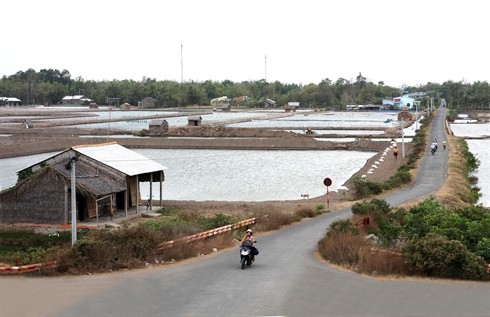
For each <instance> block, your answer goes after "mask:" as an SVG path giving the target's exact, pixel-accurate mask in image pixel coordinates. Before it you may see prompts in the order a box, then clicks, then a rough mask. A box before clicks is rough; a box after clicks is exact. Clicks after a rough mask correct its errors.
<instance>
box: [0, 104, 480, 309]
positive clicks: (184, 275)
mask: <svg viewBox="0 0 490 317" xmlns="http://www.w3.org/2000/svg"><path fill="white" fill-rule="evenodd" d="M443 119H444V118H443V113H442V111H439V114H438V115H437V117H436V119H435V121H434V124H433V127H432V130H431V138H432V139H433V138H434V137H437V139H438V140H442V139H443V129H442V127H443V121H444V120H443ZM446 160H447V157H446V153H445V152H444V151H442V150H440V151H438V152H437V153H436V155H434V156H431V155H430V154H429V155H428V156H425V157H424V158H423V162H422V165H421V168H420V170H419V173H418V177H417V181H416V182H415V184H414V185H413V186H412V187H410V188H407V189H405V190H402V191H399V192H396V193H393V194H391V195H387V196H385V197H384V198H385V199H386V200H387V201H388V202H390V203H391V204H392V205H397V204H400V203H403V202H405V201H408V200H411V199H413V198H417V197H420V196H423V195H427V194H428V193H431V192H433V191H434V190H435V189H437V188H439V187H440V186H441V184H442V183H443V180H444V177H445V174H446ZM349 215H350V209H343V210H340V211H338V212H334V213H330V214H326V215H323V216H321V217H317V218H314V219H309V220H306V221H303V222H301V223H299V224H297V225H294V226H290V227H288V228H286V229H283V230H280V231H277V232H274V233H269V234H264V235H260V236H258V240H259V248H260V251H261V254H260V255H259V256H258V258H257V261H256V262H255V263H254V265H253V266H252V267H250V268H248V269H246V270H241V269H240V266H239V257H238V250H237V249H230V250H226V251H222V252H219V253H218V254H214V255H211V256H205V257H203V258H200V259H193V260H189V261H186V262H184V263H180V264H175V265H170V266H167V267H161V268H153V269H148V270H139V271H135V272H122V273H113V274H103V275H94V276H81V277H62V278H24V277H18V278H16V277H8V278H1V279H0V316H1V317H11V316H12V317H13V316H15V317H19V316H49V317H51V316H118V317H122V316H490V283H479V282H466V281H447V280H429V279H414V278H407V279H375V278H370V277H365V276H360V275H357V274H353V273H350V272H344V271H339V270H336V269H333V268H331V267H329V266H328V265H326V264H325V263H321V261H319V260H318V259H315V256H314V252H315V247H316V243H317V242H318V240H319V239H320V238H321V237H322V236H323V235H324V233H325V229H326V228H327V227H328V225H329V224H330V223H331V222H332V221H335V220H337V219H339V218H346V217H348V216H349Z"/></svg>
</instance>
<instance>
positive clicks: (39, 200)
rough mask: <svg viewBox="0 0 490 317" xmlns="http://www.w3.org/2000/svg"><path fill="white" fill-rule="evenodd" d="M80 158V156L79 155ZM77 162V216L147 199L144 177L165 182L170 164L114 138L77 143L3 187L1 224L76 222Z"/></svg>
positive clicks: (89, 216)
mask: <svg viewBox="0 0 490 317" xmlns="http://www.w3.org/2000/svg"><path fill="white" fill-rule="evenodd" d="M74 158H76V160H74ZM72 160H74V162H75V186H76V201H77V207H76V208H77V218H78V219H77V220H78V221H85V220H90V219H92V218H95V217H99V216H100V215H103V214H104V213H107V214H106V215H109V216H112V215H113V213H114V211H117V210H124V211H125V212H126V215H127V212H128V208H133V207H137V206H139V205H141V204H142V202H141V195H140V192H139V183H140V182H150V197H153V183H156V182H159V183H160V188H159V189H160V206H161V205H162V200H163V197H162V195H163V181H164V170H165V169H166V167H165V166H163V165H161V164H160V163H158V162H155V161H152V160H150V159H148V158H147V157H144V156H143V155H140V154H138V153H136V152H134V151H131V150H129V149H127V148H125V147H123V146H120V145H118V144H117V143H115V142H112V143H104V144H98V145H86V146H83V145H82V146H74V147H72V148H69V149H67V150H65V151H63V152H60V153H58V154H56V155H54V156H52V157H49V158H47V159H45V160H43V161H41V162H38V163H36V164H34V165H31V166H29V167H27V168H25V169H23V170H21V171H19V172H18V180H17V184H16V185H15V186H14V187H12V188H10V189H7V190H4V191H2V192H0V217H1V222H2V223H23V222H30V223H57V224H58V223H63V224H66V223H69V222H71V219H70V217H71V204H70V203H69V201H70V198H71V172H72V171H71V166H72V165H71V164H70V163H71V162H72Z"/></svg>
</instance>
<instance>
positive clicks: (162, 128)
mask: <svg viewBox="0 0 490 317" xmlns="http://www.w3.org/2000/svg"><path fill="white" fill-rule="evenodd" d="M148 128H149V130H150V135H162V134H165V133H167V132H168V122H167V120H165V119H155V120H151V121H150V123H149V125H148Z"/></svg>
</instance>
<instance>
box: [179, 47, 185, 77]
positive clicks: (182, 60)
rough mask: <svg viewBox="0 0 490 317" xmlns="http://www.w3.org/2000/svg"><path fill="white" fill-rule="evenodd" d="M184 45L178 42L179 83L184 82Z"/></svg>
mask: <svg viewBox="0 0 490 317" xmlns="http://www.w3.org/2000/svg"><path fill="white" fill-rule="evenodd" d="M183 50H184V47H183V45H182V44H180V83H181V84H182V83H183V82H184V53H183Z"/></svg>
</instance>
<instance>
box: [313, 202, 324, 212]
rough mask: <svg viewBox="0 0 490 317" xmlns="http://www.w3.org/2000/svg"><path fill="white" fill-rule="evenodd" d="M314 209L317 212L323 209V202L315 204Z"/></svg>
mask: <svg viewBox="0 0 490 317" xmlns="http://www.w3.org/2000/svg"><path fill="white" fill-rule="evenodd" d="M315 210H316V211H317V212H321V211H323V210H325V204H316V206H315Z"/></svg>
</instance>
